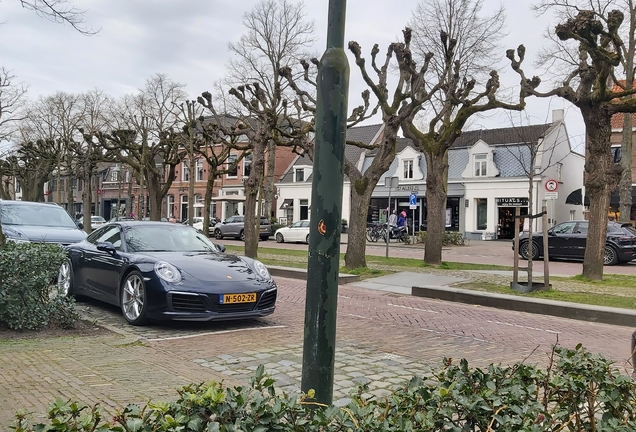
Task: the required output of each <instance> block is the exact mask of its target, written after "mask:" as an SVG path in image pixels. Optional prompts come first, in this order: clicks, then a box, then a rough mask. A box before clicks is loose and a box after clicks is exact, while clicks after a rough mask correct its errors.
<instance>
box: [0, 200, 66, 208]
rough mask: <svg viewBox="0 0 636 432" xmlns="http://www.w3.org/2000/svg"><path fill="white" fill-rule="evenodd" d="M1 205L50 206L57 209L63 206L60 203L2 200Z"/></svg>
mask: <svg viewBox="0 0 636 432" xmlns="http://www.w3.org/2000/svg"><path fill="white" fill-rule="evenodd" d="M0 204H3V205H4V204H8V205H14V204H20V205H29V206H43V205H46V206H50V205H54V206H56V207H60V208H61V206H60V205H59V204H58V203H55V202H37V201H21V200H0Z"/></svg>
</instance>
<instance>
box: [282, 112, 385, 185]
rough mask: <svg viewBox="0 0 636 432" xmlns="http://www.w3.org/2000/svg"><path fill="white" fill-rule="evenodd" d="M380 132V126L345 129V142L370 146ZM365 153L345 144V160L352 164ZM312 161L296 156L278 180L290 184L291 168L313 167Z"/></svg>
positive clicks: (308, 179)
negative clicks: (299, 166)
mask: <svg viewBox="0 0 636 432" xmlns="http://www.w3.org/2000/svg"><path fill="white" fill-rule="evenodd" d="M381 131H382V125H381V124H375V125H368V126H357V127H353V128H350V129H347V141H356V142H361V143H364V144H367V145H368V144H371V143H373V142H374V141H376V140H377V139H378V138H379V135H380V132H381ZM364 151H365V149H363V148H360V147H357V146H354V145H352V144H347V145H346V146H345V158H347V160H348V161H350V162H352V163H354V164H355V163H357V162H358V160H360V155H361V154H362V153H363V152H364ZM313 164H314V163H313V161H312V160H311V159H310V158H309V156H307V155H303V156H298V157H297V158H296V159H295V160H294V161H293V162H292V163H291V165H290V166H289V167H288V168H287V171H285V174H283V176H282V177H281V178H280V180H279V181H280V182H281V183H292V182H293V181H294V178H293V172H292V167H294V166H298V165H310V166H311V165H313ZM311 177H312V176H309V177H308V178H306V179H305V182H309V181H311Z"/></svg>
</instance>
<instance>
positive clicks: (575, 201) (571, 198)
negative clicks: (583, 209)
mask: <svg viewBox="0 0 636 432" xmlns="http://www.w3.org/2000/svg"><path fill="white" fill-rule="evenodd" d="M565 203H566V204H572V205H582V204H583V191H582V190H581V189H576V190H573V191H572V192H571V193H570V195H568V197H567V198H566V199H565ZM585 205H586V206H589V205H590V199H589V198H588V197H587V196H585Z"/></svg>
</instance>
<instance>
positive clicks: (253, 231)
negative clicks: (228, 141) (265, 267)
mask: <svg viewBox="0 0 636 432" xmlns="http://www.w3.org/2000/svg"><path fill="white" fill-rule="evenodd" d="M263 141H264V140H263V139H262V138H260V137H257V138H256V139H255V140H254V148H253V149H252V170H251V171H250V175H249V177H248V178H247V181H246V182H245V219H244V221H245V223H244V224H243V229H244V234H245V255H246V256H248V257H250V258H256V257H258V239H259V228H260V221H261V218H260V215H257V214H256V200H257V198H258V192H259V188H260V180H261V179H262V178H263V176H264V174H265V146H266V145H267V141H265V142H263Z"/></svg>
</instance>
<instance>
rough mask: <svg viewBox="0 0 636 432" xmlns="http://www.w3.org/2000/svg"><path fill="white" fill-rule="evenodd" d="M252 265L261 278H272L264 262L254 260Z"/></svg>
mask: <svg viewBox="0 0 636 432" xmlns="http://www.w3.org/2000/svg"><path fill="white" fill-rule="evenodd" d="M253 266H254V270H255V271H256V274H257V275H259V276H260V277H261V278H262V279H265V280H269V279H271V278H272V276H271V275H270V274H269V270H267V267H265V264H263V263H262V262H260V261H257V260H254V262H253Z"/></svg>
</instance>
